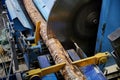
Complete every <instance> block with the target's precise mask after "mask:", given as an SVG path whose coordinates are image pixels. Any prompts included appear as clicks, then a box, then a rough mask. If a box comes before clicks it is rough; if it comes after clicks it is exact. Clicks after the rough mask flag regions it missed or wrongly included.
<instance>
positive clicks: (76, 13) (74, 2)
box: [47, 0, 101, 56]
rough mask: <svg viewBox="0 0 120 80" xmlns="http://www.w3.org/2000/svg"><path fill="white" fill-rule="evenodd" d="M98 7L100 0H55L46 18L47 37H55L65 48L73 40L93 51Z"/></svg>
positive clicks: (89, 51) (85, 49) (88, 50)
mask: <svg viewBox="0 0 120 80" xmlns="http://www.w3.org/2000/svg"><path fill="white" fill-rule="evenodd" d="M100 7H101V0H56V2H55V4H54V6H53V8H52V10H51V13H50V15H49V19H48V30H47V31H48V35H49V38H52V37H56V38H57V39H59V40H60V42H62V43H63V46H64V47H66V46H67V48H71V46H70V44H72V42H75V43H77V44H78V45H79V46H80V47H81V48H82V49H83V51H84V52H85V53H91V52H92V53H93V52H94V48H95V41H96V35H97V28H98V22H99V13H100ZM88 56H89V55H88Z"/></svg>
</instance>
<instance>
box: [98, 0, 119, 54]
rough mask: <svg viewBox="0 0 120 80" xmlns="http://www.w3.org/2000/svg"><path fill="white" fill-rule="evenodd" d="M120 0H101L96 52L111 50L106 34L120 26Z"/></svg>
mask: <svg viewBox="0 0 120 80" xmlns="http://www.w3.org/2000/svg"><path fill="white" fill-rule="evenodd" d="M119 7H120V0H103V1H102V8H101V15H100V22H99V29H98V35H97V42H96V52H104V51H109V52H111V51H112V50H113V49H112V46H111V44H110V42H109V40H108V38H107V36H108V35H109V34H110V33H112V32H113V31H115V30H116V29H117V28H118V27H120V8H119Z"/></svg>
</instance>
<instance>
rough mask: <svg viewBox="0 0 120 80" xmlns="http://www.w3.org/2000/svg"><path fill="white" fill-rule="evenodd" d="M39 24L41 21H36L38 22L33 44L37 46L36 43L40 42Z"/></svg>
mask: <svg viewBox="0 0 120 80" xmlns="http://www.w3.org/2000/svg"><path fill="white" fill-rule="evenodd" d="M40 24H41V21H38V22H37V23H36V30H35V44H37V42H38V41H39V40H40Z"/></svg>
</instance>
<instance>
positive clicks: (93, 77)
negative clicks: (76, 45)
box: [67, 49, 107, 80]
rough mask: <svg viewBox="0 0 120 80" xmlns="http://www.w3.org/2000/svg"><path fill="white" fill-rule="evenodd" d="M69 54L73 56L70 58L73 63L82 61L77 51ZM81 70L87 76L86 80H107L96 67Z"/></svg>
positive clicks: (70, 51)
mask: <svg viewBox="0 0 120 80" xmlns="http://www.w3.org/2000/svg"><path fill="white" fill-rule="evenodd" d="M67 52H68V54H72V55H69V56H70V57H71V59H72V60H73V61H76V60H80V57H79V56H78V55H77V53H76V52H75V51H73V49H71V50H68V51H67ZM80 70H81V71H82V72H83V74H84V75H85V77H86V80H107V79H106V78H105V76H104V75H103V73H102V72H101V71H100V70H99V68H98V67H96V66H95V65H89V66H86V67H82V68H80Z"/></svg>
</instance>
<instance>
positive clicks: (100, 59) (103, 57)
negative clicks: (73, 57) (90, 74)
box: [72, 52, 109, 67]
mask: <svg viewBox="0 0 120 80" xmlns="http://www.w3.org/2000/svg"><path fill="white" fill-rule="evenodd" d="M108 54H109V53H108V52H105V53H98V54H96V55H95V56H93V57H88V58H85V59H81V60H78V61H74V62H72V64H73V65H76V66H79V67H83V66H87V65H90V64H101V63H105V62H106V61H107V57H108V56H109V55H108Z"/></svg>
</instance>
